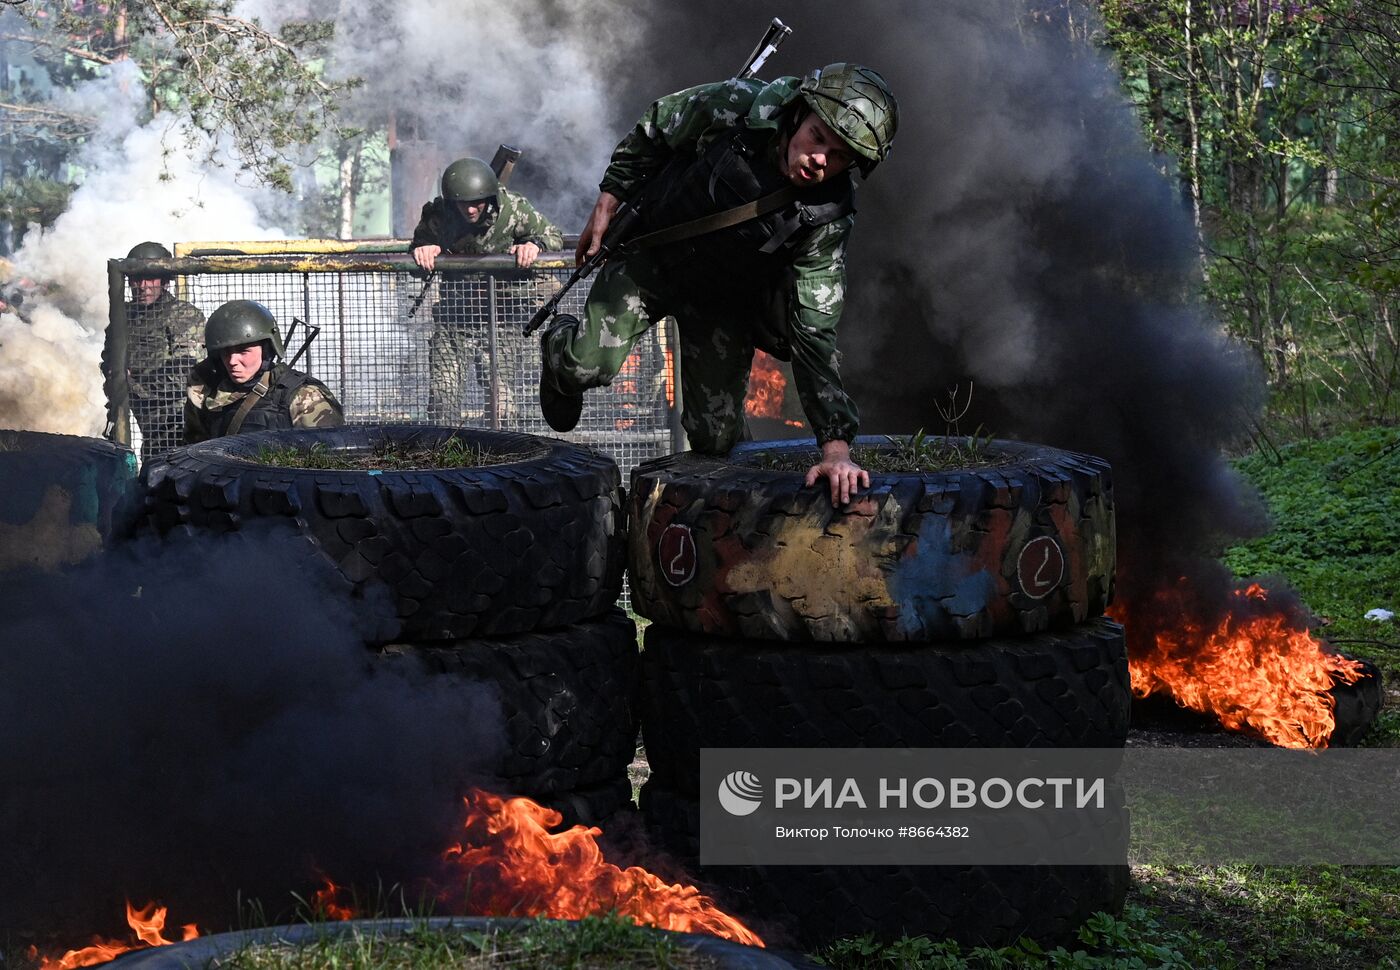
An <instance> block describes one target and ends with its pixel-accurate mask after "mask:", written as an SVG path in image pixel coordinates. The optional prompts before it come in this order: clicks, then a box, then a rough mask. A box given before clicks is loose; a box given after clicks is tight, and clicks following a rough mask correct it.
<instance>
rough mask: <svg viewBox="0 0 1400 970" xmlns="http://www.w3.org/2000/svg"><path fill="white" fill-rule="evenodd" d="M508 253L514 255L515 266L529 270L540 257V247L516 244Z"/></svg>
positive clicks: (529, 243)
mask: <svg viewBox="0 0 1400 970" xmlns="http://www.w3.org/2000/svg"><path fill="white" fill-rule="evenodd" d="M510 251H511V252H512V253H514V254H515V265H516V266H518V267H519V268H520V269H529V268H530V267H531V266H533V265H534V263H535V260H536V259H537V258H538V257H539V255H540V247H538V246H536V245H535V244H534V243H532V242H527V243H516V244H515V245H514V246H512V247H510Z"/></svg>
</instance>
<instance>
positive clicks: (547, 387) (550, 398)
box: [540, 313, 583, 433]
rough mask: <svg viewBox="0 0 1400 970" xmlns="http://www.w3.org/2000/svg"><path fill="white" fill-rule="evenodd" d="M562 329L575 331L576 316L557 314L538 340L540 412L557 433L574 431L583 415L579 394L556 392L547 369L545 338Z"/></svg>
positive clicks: (547, 346) (546, 344)
mask: <svg viewBox="0 0 1400 970" xmlns="http://www.w3.org/2000/svg"><path fill="white" fill-rule="evenodd" d="M565 327H568V328H570V329H571V330H573V331H575V332H577V330H578V317H576V316H574V315H573V314H570V313H560V314H558V315H557V316H555V318H554V319H553V320H551V321H550V322H549V326H548V327H546V328H545V331H544V334H543V335H542V336H541V337H540V413H542V414H543V415H544V419H545V421H546V422H548V424H549V426H550V427H551V428H553V429H554V430H555V431H558V432H560V433H563V432H565V431H572V430H574V428H575V426H577V425H578V419H579V416H580V415H582V414H583V394H582V393H578V394H566V393H564V392H563V391H561V390H559V385H558V384H557V383H556V382H555V378H554V375H553V374H551V373H550V369H549V338H550V337H552V336H553V335H554V334H555V333H557V332H558V331H560V330H563V329H564V328H565Z"/></svg>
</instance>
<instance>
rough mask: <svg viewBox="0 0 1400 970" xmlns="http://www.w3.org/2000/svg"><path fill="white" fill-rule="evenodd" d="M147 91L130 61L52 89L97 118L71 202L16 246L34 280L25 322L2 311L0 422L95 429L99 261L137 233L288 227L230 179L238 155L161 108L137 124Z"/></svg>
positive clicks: (193, 234) (104, 315) (262, 232)
mask: <svg viewBox="0 0 1400 970" xmlns="http://www.w3.org/2000/svg"><path fill="white" fill-rule="evenodd" d="M145 97H146V90H145V86H144V82H143V81H142V79H141V78H140V76H139V73H138V71H137V68H136V66H135V65H134V64H133V63H131V62H118V63H117V64H114V65H112V67H111V69H110V70H109V71H108V72H107V74H106V75H105V76H103V77H101V78H98V79H96V80H94V81H90V82H87V83H85V84H82V85H79V86H78V87H76V88H74V89H72V90H70V91H66V92H62V93H60V94H58V95H57V99H61V103H62V105H63V106H64V107H66V108H68V109H69V110H73V111H77V112H81V113H83V114H86V115H90V116H92V117H95V118H97V119H99V126H98V128H97V130H96V131H95V132H94V134H93V136H92V138H91V140H90V141H89V143H88V144H87V145H86V146H84V148H83V150H82V151H81V152H80V153H79V155H78V158H77V159H76V162H75V164H76V166H77V167H78V168H79V169H80V171H81V172H82V183H81V185H80V186H79V187H78V189H77V190H76V191H75V192H74V193H73V196H72V199H71V200H70V202H69V205H68V209H67V210H66V211H65V212H64V213H63V214H62V215H61V216H59V217H58V219H57V220H56V221H55V222H54V224H53V225H52V226H50V227H49V228H47V229H43V230H40V229H38V228H34V229H31V231H30V232H29V233H28V235H27V236H26V237H25V241H24V245H23V246H22V247H21V248H20V249H19V251H18V252H17V253H16V254H15V258H14V263H15V275H16V276H17V277H28V278H29V279H30V280H32V281H33V284H34V285H33V287H32V288H31V290H30V295H28V296H27V297H26V302H25V304H24V307H23V309H24V311H25V312H24V317H25V318H26V319H27V321H28V322H26V320H25V319H21V318H20V317H19V316H18V315H15V314H6V315H4V316H3V317H0V427H12V428H20V429H25V430H38V431H51V432H56V433H60V434H83V435H91V434H98V433H100V432H101V431H102V427H103V424H104V421H105V403H104V397H103V393H102V376H101V373H100V371H99V361H100V358H101V353H102V344H103V339H104V333H105V330H106V327H107V321H108V290H107V260H108V259H113V258H121V257H124V256H125V255H126V254H127V252H128V251H129V250H130V249H131V247H132V246H134V245H136V244H137V243H139V242H143V241H145V240H154V241H157V242H161V243H163V244H165V245H166V246H167V247H169V246H170V245H171V244H172V243H174V242H177V241H184V240H198V239H270V238H280V237H282V236H284V235H285V233H284V232H282V231H281V230H279V229H276V228H273V227H272V226H269V225H267V223H266V221H265V220H264V218H263V217H262V216H261V215H260V214H259V210H258V205H257V199H258V191H259V190H254V189H252V188H250V187H249V186H247V185H242V184H240V183H239V181H238V179H237V166H236V164H235V163H228V162H226V161H224V162H220V160H219V159H220V158H221V156H220V155H219V154H218V153H211V147H212V146H210V145H209V144H208V143H207V142H204V141H201V140H198V139H194V140H191V139H188V138H187V137H186V135H185V134H184V133H182V132H180V131H178V130H177V129H176V128H175V127H174V126H173V124H172V121H171V118H170V117H169V116H157V117H156V118H155V119H153V120H152V121H150V122H147V123H146V124H140V123H139V116H140V112H141V109H142V105H143V103H144V100H145ZM211 155H212V158H211ZM36 294H37V295H36Z"/></svg>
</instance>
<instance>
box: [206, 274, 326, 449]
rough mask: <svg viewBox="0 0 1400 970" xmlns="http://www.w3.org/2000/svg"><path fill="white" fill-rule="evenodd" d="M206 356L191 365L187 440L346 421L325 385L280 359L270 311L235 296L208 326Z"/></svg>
mask: <svg viewBox="0 0 1400 970" xmlns="http://www.w3.org/2000/svg"><path fill="white" fill-rule="evenodd" d="M204 346H205V349H206V350H208V351H209V356H208V357H207V358H205V359H204V360H202V361H200V362H199V363H198V364H196V365H195V367H194V369H193V370H191V371H190V375H189V381H188V383H187V385H186V389H185V391H186V397H185V441H186V442H189V443H191V444H193V443H194V442H196V441H207V440H208V439H210V438H221V437H223V436H224V435H228V434H238V433H239V432H240V431H262V430H264V429H268V428H336V427H339V426H340V425H343V424H344V423H345V415H344V413H343V412H342V410H341V407H340V402H338V401H337V400H336V399H335V397H334V396H333V395H332V394H331V392H330V391H329V390H327V388H326V385H324V384H322V383H321V382H320V381H318V380H316V378H314V377H308V376H307V375H305V374H303V373H302V372H301V371H295V370H292V369H291V368H290V367H289V366H287V365H286V364H283V363H279V362H278V360H277V358H278V357H281V356H283V349H282V337H281V335H280V334H279V333H278V332H277V318H276V317H274V316H273V315H272V311H271V310H269V309H268V308H267V307H265V306H263V305H262V304H261V303H256V302H254V301H253V300H230V301H229V302H228V303H225V304H224V305H223V306H221V307H219V308H218V309H217V310H215V311H214V312H213V313H211V314H210V315H209V323H208V324H207V325H205V327H204Z"/></svg>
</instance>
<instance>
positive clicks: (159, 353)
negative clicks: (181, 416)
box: [126, 290, 204, 401]
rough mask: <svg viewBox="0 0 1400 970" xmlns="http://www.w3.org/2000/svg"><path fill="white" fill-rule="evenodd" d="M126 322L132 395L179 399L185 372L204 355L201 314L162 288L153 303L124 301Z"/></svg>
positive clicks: (202, 319) (128, 366) (127, 359)
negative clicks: (158, 296)
mask: <svg viewBox="0 0 1400 970" xmlns="http://www.w3.org/2000/svg"><path fill="white" fill-rule="evenodd" d="M126 325H127V338H126V339H127V344H126V365H127V370H129V371H130V372H131V396H132V397H133V398H138V399H139V398H151V397H163V398H168V399H171V400H174V401H179V399H180V389H181V387H182V386H183V385H184V382H185V375H186V374H187V373H189V369H190V368H191V367H192V366H193V365H194V364H195V363H196V362H197V361H199V360H200V358H202V357H203V356H204V314H202V313H200V312H199V308H198V307H196V306H195V305H194V304H192V303H186V302H185V301H184V300H177V299H175V297H173V296H171V295H170V291H169V290H162V291H161V294H160V298H159V299H157V300H156V302H154V303H151V304H140V303H127V305H126Z"/></svg>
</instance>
